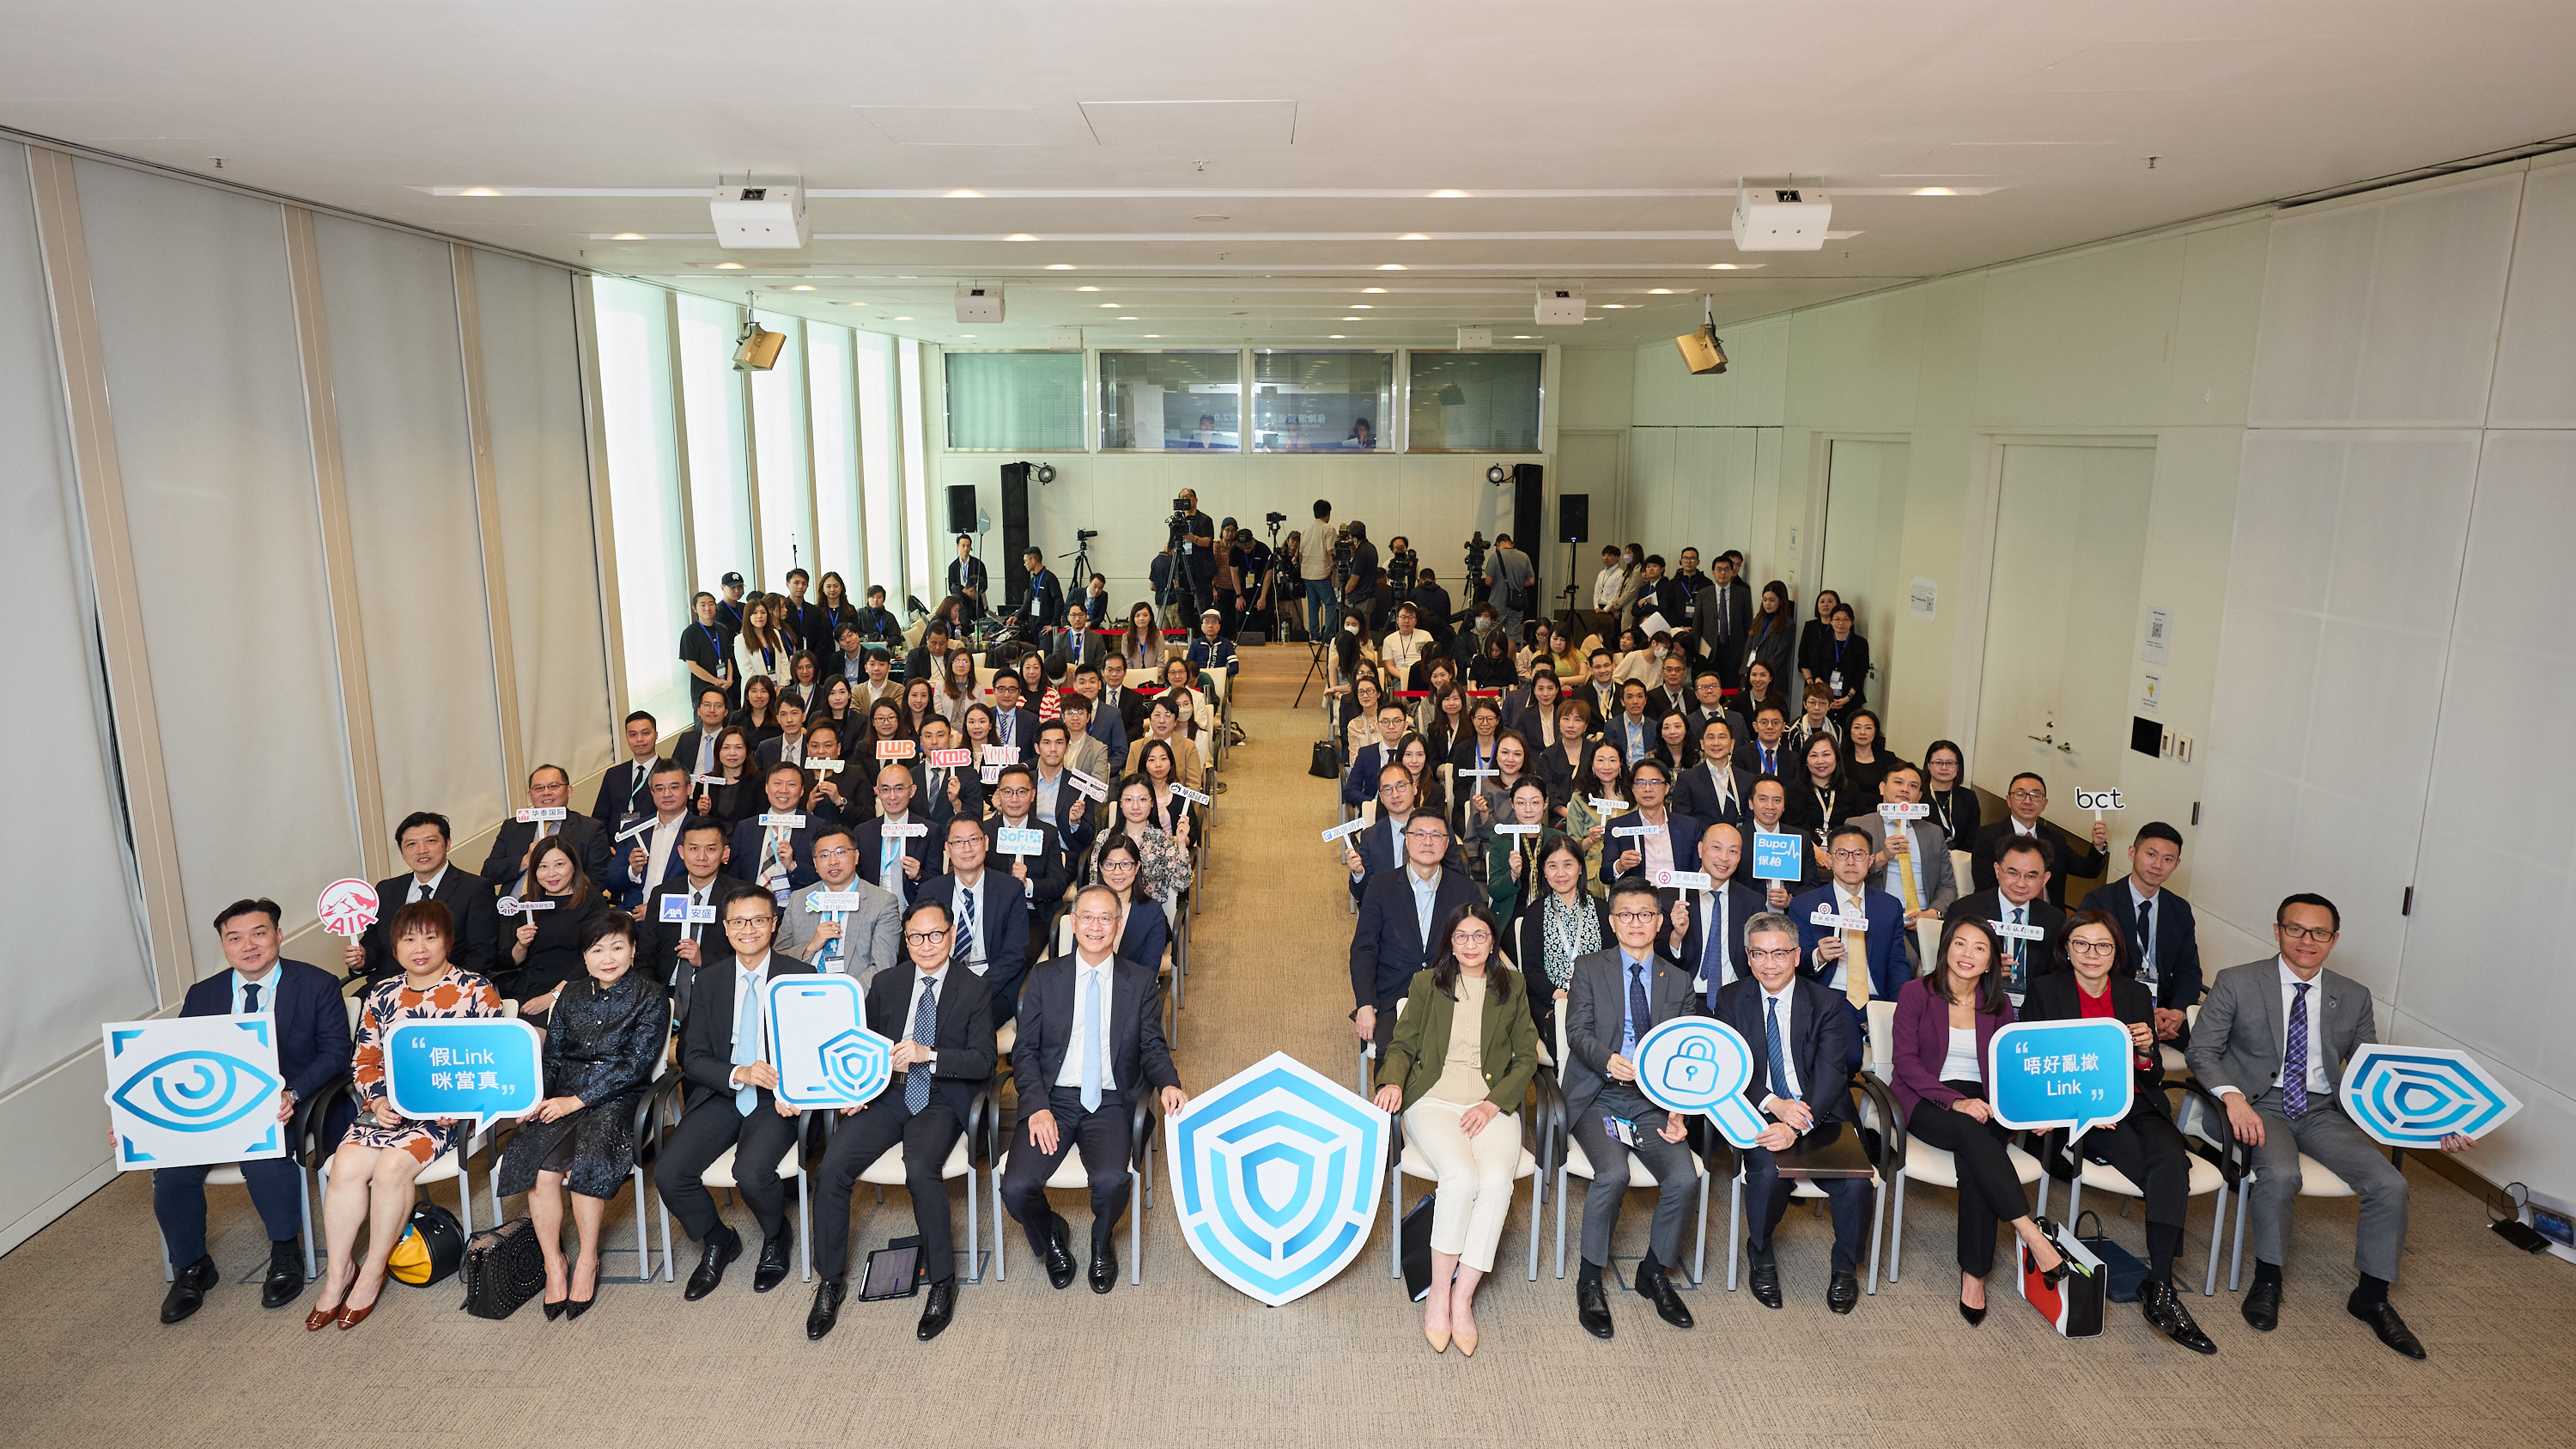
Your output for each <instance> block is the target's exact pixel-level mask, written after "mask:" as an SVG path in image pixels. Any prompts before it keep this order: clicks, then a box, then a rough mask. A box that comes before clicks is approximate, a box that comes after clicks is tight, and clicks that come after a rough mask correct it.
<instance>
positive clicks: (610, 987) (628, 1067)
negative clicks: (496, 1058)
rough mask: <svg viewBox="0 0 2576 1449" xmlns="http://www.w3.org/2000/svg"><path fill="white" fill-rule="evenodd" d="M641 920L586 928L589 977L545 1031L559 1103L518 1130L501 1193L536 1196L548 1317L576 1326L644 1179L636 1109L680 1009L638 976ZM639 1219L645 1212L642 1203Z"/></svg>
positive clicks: (550, 1079)
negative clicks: (613, 1234) (603, 1232)
mask: <svg viewBox="0 0 2576 1449" xmlns="http://www.w3.org/2000/svg"><path fill="white" fill-rule="evenodd" d="M642 944H643V937H642V932H641V930H640V929H639V928H638V927H637V926H636V924H635V918H634V917H632V916H629V915H627V914H625V913H624V912H622V911H608V910H602V911H595V912H593V913H592V914H590V915H589V916H587V917H585V918H584V919H583V921H582V927H581V964H582V974H581V975H580V976H579V977H577V978H576V979H574V980H572V981H570V982H567V983H566V984H565V985H564V986H563V987H562V989H561V990H559V991H558V992H557V993H556V994H555V1002H554V1010H553V1014H552V1016H551V1017H550V1018H549V1021H548V1026H547V1029H546V1054H545V1084H546V1090H547V1091H548V1092H549V1093H551V1095H549V1096H548V1097H547V1098H546V1099H545V1100H544V1101H543V1102H540V1103H539V1104H537V1109H536V1110H535V1111H534V1112H531V1113H529V1114H528V1116H527V1117H526V1119H525V1120H523V1121H522V1122H521V1123H520V1124H519V1130H518V1131H517V1132H516V1133H514V1134H513V1135H512V1136H511V1138H510V1147H509V1150H508V1151H507V1152H504V1153H503V1154H502V1155H501V1164H500V1167H499V1169H498V1171H499V1174H500V1175H499V1177H498V1178H497V1179H496V1181H495V1184H494V1187H493V1191H495V1192H497V1193H499V1194H500V1195H501V1196H503V1197H510V1196H513V1195H515V1194H518V1193H526V1194H528V1216H529V1217H530V1218H532V1219H534V1220H535V1226H536V1230H537V1246H538V1247H539V1248H540V1249H542V1250H543V1251H544V1253H545V1259H546V1290H545V1310H546V1317H548V1318H550V1319H551V1318H553V1317H554V1316H555V1315H557V1314H559V1313H568V1314H570V1315H571V1316H572V1317H575V1318H579V1317H580V1316H581V1315H582V1314H584V1313H587V1312H589V1311H590V1305H591V1301H592V1300H593V1299H594V1298H596V1297H597V1296H598V1294H599V1244H600V1220H601V1218H603V1217H604V1216H606V1214H607V1211H608V1202H609V1199H611V1198H613V1197H615V1196H617V1190H618V1189H619V1188H621V1187H623V1186H625V1185H626V1179H627V1176H628V1174H630V1173H632V1172H633V1171H634V1170H635V1149H636V1141H635V1100H636V1098H638V1097H640V1096H642V1095H643V1094H644V1091H645V1089H646V1088H647V1087H649V1086H650V1085H651V1084H652V1081H653V1074H654V1071H655V1069H656V1068H658V1067H659V1066H660V1065H661V1062H662V1049H663V1044H664V1043H665V1042H667V1041H669V1040H670V1034H671V998H670V996H669V995H668V994H667V993H665V992H664V991H663V990H662V988H661V987H659V986H657V985H655V984H654V982H653V980H652V978H651V977H649V976H647V975H646V974H645V973H644V972H642V971H640V970H638V969H637V967H638V966H639V965H640V964H641V962H642V957H643V952H642ZM567 1186H569V1187H570V1188H571V1189H572V1218H573V1225H574V1227H575V1228H576V1229H578V1230H579V1232H580V1234H581V1255H580V1257H579V1258H578V1259H576V1260H575V1261H574V1262H573V1263H571V1264H569V1265H567V1264H566V1263H565V1262H564V1252H563V1217H564V1189H565V1188H566V1187H567ZM636 1206H637V1210H638V1211H641V1210H642V1207H643V1205H642V1204H640V1203H639V1204H637V1205H636Z"/></svg>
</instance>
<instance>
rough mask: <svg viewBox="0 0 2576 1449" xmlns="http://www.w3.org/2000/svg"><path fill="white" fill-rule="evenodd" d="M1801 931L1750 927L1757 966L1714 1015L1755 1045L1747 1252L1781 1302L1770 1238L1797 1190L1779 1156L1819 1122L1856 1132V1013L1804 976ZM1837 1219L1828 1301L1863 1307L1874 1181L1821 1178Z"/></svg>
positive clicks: (1757, 1288)
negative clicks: (1756, 1127)
mask: <svg viewBox="0 0 2576 1449" xmlns="http://www.w3.org/2000/svg"><path fill="white" fill-rule="evenodd" d="M1801 949H1802V948H1801V947H1800V946H1799V944H1798V927H1797V925H1796V924H1795V923H1794V922H1792V921H1791V920H1790V919H1789V918H1788V917H1787V916H1784V915H1780V914H1778V913H1776V912H1771V911H1765V912H1762V913H1761V914H1759V915H1756V916H1754V917H1753V918H1752V919H1751V920H1749V921H1746V922H1745V923H1744V962H1745V965H1746V967H1747V969H1748V970H1749V971H1750V972H1751V975H1750V977H1749V978H1740V979H1738V980H1735V981H1732V982H1729V983H1728V984H1727V985H1725V986H1722V987H1720V988H1718V990H1717V994H1716V997H1715V999H1714V1002H1713V1006H1712V1009H1711V1011H1710V1013H1709V1014H1710V1015H1712V1016H1714V1017H1716V1018H1717V1019H1718V1020H1720V1021H1722V1022H1725V1023H1726V1024H1727V1025H1729V1026H1732V1027H1734V1028H1735V1031H1736V1034H1737V1035H1738V1036H1741V1037H1743V1038H1744V1040H1745V1041H1746V1043H1748V1044H1749V1045H1751V1046H1752V1048H1753V1079H1752V1080H1751V1081H1750V1082H1748V1083H1747V1084H1746V1085H1745V1088H1744V1098H1745V1100H1746V1101H1748V1102H1750V1103H1752V1104H1753V1107H1754V1110H1756V1111H1758V1112H1760V1113H1761V1114H1762V1118H1763V1121H1764V1122H1765V1123H1767V1124H1768V1125H1766V1126H1765V1127H1764V1128H1763V1129H1762V1135H1761V1136H1760V1137H1759V1138H1757V1139H1756V1140H1755V1142H1754V1145H1753V1146H1751V1147H1748V1148H1746V1149H1744V1210H1745V1213H1746V1214H1747V1215H1748V1216H1749V1217H1750V1218H1751V1219H1752V1227H1751V1230H1750V1231H1749V1232H1748V1233H1747V1234H1746V1242H1745V1249H1746V1254H1747V1256H1748V1257H1749V1258H1750V1259H1751V1262H1752V1271H1751V1274H1750V1278H1751V1283H1752V1287H1753V1297H1754V1300H1755V1301H1756V1302H1758V1303H1760V1304H1761V1305H1762V1306H1763V1307H1765V1308H1777V1307H1779V1306H1780V1265H1779V1262H1778V1260H1777V1259H1776V1258H1775V1257H1774V1256H1773V1254H1772V1249H1771V1235H1772V1234H1773V1233H1775V1232H1777V1231H1778V1230H1779V1227H1780V1219H1781V1217H1782V1216H1783V1215H1785V1214H1786V1213H1787V1212H1788V1211H1789V1193H1790V1190H1791V1189H1792V1188H1793V1187H1795V1186H1796V1184H1795V1183H1792V1182H1791V1181H1789V1180H1788V1179H1787V1178H1784V1177H1782V1176H1781V1175H1780V1166H1779V1161H1778V1159H1777V1158H1776V1157H1775V1156H1774V1155H1773V1154H1775V1153H1780V1152H1790V1151H1794V1150H1796V1148H1797V1146H1798V1144H1799V1143H1800V1142H1801V1141H1803V1140H1805V1139H1806V1138H1807V1137H1808V1136H1809V1135H1810V1134H1812V1133H1814V1132H1816V1131H1817V1130H1818V1129H1819V1128H1820V1127H1821V1128H1823V1129H1824V1130H1825V1131H1827V1132H1828V1133H1830V1132H1832V1131H1833V1130H1834V1129H1835V1127H1836V1125H1837V1124H1840V1125H1842V1126H1847V1127H1851V1128H1853V1129H1854V1130H1857V1129H1858V1127H1859V1118H1858V1117H1856V1116H1855V1115H1854V1114H1853V1112H1852V1103H1851V1067H1850V1066H1849V1063H1850V1062H1851V1061H1852V1060H1854V1059H1855V1058H1857V1057H1858V1056H1859V1052H1858V1051H1857V1049H1856V1048H1857V1045H1858V1043H1857V1042H1856V1041H1855V1040H1854V1038H1853V1034H1852V1026H1851V1017H1850V1014H1849V1013H1847V1012H1845V1011H1844V1010H1843V1009H1842V1006H1843V1003H1842V1001H1841V1000H1840V999H1839V998H1837V997H1836V996H1835V995H1834V993H1833V992H1831V991H1828V990H1826V989H1825V988H1824V987H1823V986H1822V985H1819V984H1818V983H1817V982H1815V981H1813V980H1810V979H1807V978H1804V977H1802V976H1801V975H1800V974H1799V971H1798V961H1799V957H1800V954H1801ZM1816 1186H1817V1187H1818V1188H1820V1189H1822V1190H1823V1191H1824V1194H1825V1197H1826V1200H1827V1201H1828V1202H1829V1203H1830V1204H1831V1206H1832V1209H1833V1215H1834V1256H1833V1277H1832V1279H1831V1280H1830V1281H1829V1283H1828V1284H1827V1286H1826V1289H1825V1306H1826V1307H1828V1308H1830V1309H1832V1310H1833V1311H1834V1312H1836V1313H1849V1312H1851V1311H1852V1309H1853V1308H1854V1307H1856V1306H1858V1305H1859V1303H1860V1260H1861V1255H1862V1254H1863V1253H1864V1252H1866V1251H1867V1250H1868V1244H1869V1224H1868V1222H1867V1217H1868V1211H1869V1202H1870V1184H1868V1183H1867V1182H1864V1181H1862V1180H1861V1179H1859V1178H1856V1177H1840V1178H1824V1179H1819V1180H1818V1181H1817V1182H1816Z"/></svg>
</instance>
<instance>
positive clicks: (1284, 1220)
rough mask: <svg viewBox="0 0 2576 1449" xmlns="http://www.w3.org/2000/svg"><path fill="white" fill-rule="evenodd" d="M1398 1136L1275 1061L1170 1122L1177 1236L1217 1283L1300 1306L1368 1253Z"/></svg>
mask: <svg viewBox="0 0 2576 1449" xmlns="http://www.w3.org/2000/svg"><path fill="white" fill-rule="evenodd" d="M1391 1131H1392V1124H1391V1122H1390V1119H1389V1118H1388V1117H1387V1114H1385V1113H1384V1112H1381V1111H1379V1110H1377V1109H1376V1108H1375V1107H1373V1106H1370V1105H1369V1104H1368V1103H1366V1102H1364V1101H1361V1100H1360V1099H1359V1098H1358V1097H1356V1096H1354V1095H1352V1093H1351V1090H1350V1089H1349V1088H1348V1087H1344V1086H1340V1085H1338V1084H1336V1083H1333V1082H1329V1081H1326V1080H1325V1079H1324V1078H1323V1077H1321V1076H1319V1075H1317V1074H1316V1073H1315V1072H1314V1071H1312V1070H1311V1069H1309V1068H1308V1067H1307V1066H1306V1065H1305V1064H1304V1063H1302V1062H1299V1061H1297V1060H1296V1059H1294V1058H1292V1057H1290V1056H1288V1055H1287V1054H1286V1053H1284V1052H1273V1053H1271V1054H1270V1055H1269V1057H1267V1058H1266V1059H1264V1060H1262V1061H1259V1062H1256V1063H1254V1064H1253V1065H1252V1066H1250V1067H1248V1068H1246V1069H1244V1070H1243V1071H1241V1072H1238V1073H1236V1074H1235V1075H1234V1076H1232V1077H1229V1078H1228V1079H1226V1081H1225V1082H1224V1083H1223V1084H1222V1085H1220V1086H1218V1087H1216V1088H1215V1089H1213V1090H1211V1091H1209V1092H1207V1093H1206V1094H1205V1095H1203V1096H1200V1097H1197V1098H1195V1099H1193V1100H1192V1101H1191V1103H1190V1105H1189V1109H1188V1110H1187V1111H1185V1112H1183V1113H1181V1114H1180V1115H1179V1116H1177V1117H1170V1118H1166V1119H1165V1120H1164V1123H1163V1145H1164V1150H1165V1155H1166V1156H1168V1157H1169V1158H1170V1160H1171V1174H1172V1200H1173V1201H1174V1202H1176V1203H1178V1204H1179V1205H1180V1218H1181V1235H1182V1236H1183V1237H1185V1238H1187V1239H1188V1240H1189V1244H1190V1251H1191V1252H1193V1253H1196V1254H1197V1255H1198V1259H1199V1261H1200V1262H1201V1263H1204V1264H1206V1265H1207V1270H1208V1271H1209V1272H1211V1273H1214V1274H1215V1275H1217V1276H1218V1277H1219V1278H1222V1279H1224V1280H1225V1281H1226V1282H1228V1283H1231V1284H1233V1285H1234V1286H1235V1287H1237V1288H1240V1289H1242V1290H1243V1291H1244V1292H1245V1293H1248V1294H1250V1295H1251V1296H1253V1297H1254V1298H1257V1299H1259V1300H1261V1301H1262V1302H1264V1303H1267V1304H1269V1305H1270V1306H1271V1307H1273V1308H1276V1307H1278V1306H1279V1305H1280V1304H1283V1303H1289V1302H1294V1301H1295V1300H1297V1299H1299V1298H1302V1297H1304V1296H1305V1295H1306V1294H1308V1293H1311V1292H1313V1291H1314V1290H1315V1289H1317V1288H1320V1287H1322V1286H1323V1285H1324V1284H1325V1283H1327V1282H1329V1281H1331V1279H1332V1277H1333V1275H1334V1274H1336V1273H1339V1272H1340V1271H1342V1269H1343V1268H1344V1267H1346V1266H1348V1265H1349V1263H1350V1261H1351V1259H1352V1258H1354V1257H1357V1256H1358V1255H1359V1251H1360V1247H1361V1245H1362V1244H1363V1243H1365V1242H1367V1241H1368V1235H1369V1226H1370V1224H1372V1223H1374V1222H1375V1221H1376V1220H1377V1203H1378V1196H1379V1194H1380V1192H1381V1191H1383V1189H1384V1187H1385V1184H1386V1164H1387V1153H1388V1151H1389V1150H1390V1147H1391V1143H1390V1139H1389V1133H1390V1132H1391Z"/></svg>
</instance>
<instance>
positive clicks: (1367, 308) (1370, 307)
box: [1351, 302, 1377, 312]
mask: <svg viewBox="0 0 2576 1449" xmlns="http://www.w3.org/2000/svg"><path fill="white" fill-rule="evenodd" d="M1351 310H1352V311H1354V312H1373V311H1376V310H1377V304H1376V303H1375V302H1353V303H1352V304H1351Z"/></svg>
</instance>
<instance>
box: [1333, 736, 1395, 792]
mask: <svg viewBox="0 0 2576 1449" xmlns="http://www.w3.org/2000/svg"><path fill="white" fill-rule="evenodd" d="M1385 770H1386V745H1385V743H1384V742H1383V741H1381V742H1379V743H1377V744H1374V745H1362V746H1360V747H1359V750H1358V752H1357V753H1355V754H1353V755H1352V756H1351V767H1350V769H1349V770H1348V771H1347V772H1346V773H1344V774H1343V776H1342V803H1343V804H1345V805H1361V804H1365V803H1367V802H1368V801H1371V800H1374V799H1376V798H1377V778H1378V776H1379V775H1381V774H1383V773H1384V772H1385Z"/></svg>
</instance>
